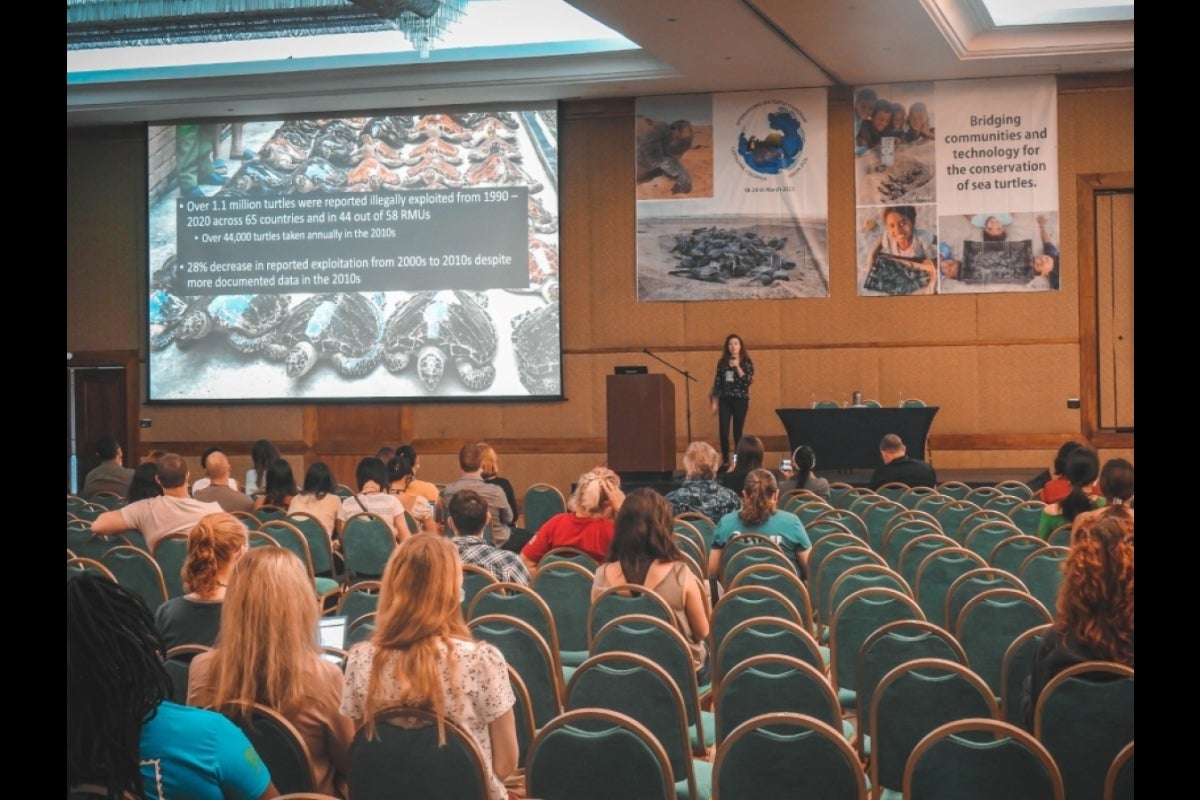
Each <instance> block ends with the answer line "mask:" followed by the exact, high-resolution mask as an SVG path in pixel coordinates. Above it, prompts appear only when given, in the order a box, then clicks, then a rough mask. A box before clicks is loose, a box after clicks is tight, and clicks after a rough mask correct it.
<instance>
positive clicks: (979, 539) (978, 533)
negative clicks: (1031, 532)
mask: <svg viewBox="0 0 1200 800" xmlns="http://www.w3.org/2000/svg"><path fill="white" fill-rule="evenodd" d="M1023 535H1024V534H1022V533H1021V529H1020V528H1018V527H1017V526H1016V525H1013V524H1012V523H1011V522H1010V521H1008V520H1007V519H1005V520H986V521H984V522H980V523H979V524H978V525H975V526H974V527H973V528H971V529H970V531H969V532H968V533H967V536H966V538H965V539H963V547H965V548H967V549H968V550H970V551H972V552H975V553H979V555H981V556H983V557H984V558H987V557H988V556H990V555H991V554H992V551H993V550H995V549H996V545H998V544H1000V543H1001V542H1003V541H1004V540H1005V539H1008V538H1010V537H1013V536H1023Z"/></svg>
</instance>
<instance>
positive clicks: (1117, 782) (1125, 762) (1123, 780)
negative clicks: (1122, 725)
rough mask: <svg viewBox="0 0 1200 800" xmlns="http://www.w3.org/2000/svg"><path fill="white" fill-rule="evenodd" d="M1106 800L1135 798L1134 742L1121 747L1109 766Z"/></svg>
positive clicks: (1105, 789) (1105, 787)
mask: <svg viewBox="0 0 1200 800" xmlns="http://www.w3.org/2000/svg"><path fill="white" fill-rule="evenodd" d="M1104 800H1133V742H1130V743H1129V744H1127V745H1125V746H1124V747H1123V748H1121V752H1119V753H1117V757H1116V758H1114V759H1113V763H1112V765H1111V766H1110V767H1109V768H1108V775H1107V776H1105V778H1104Z"/></svg>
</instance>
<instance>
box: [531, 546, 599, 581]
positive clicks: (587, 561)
mask: <svg viewBox="0 0 1200 800" xmlns="http://www.w3.org/2000/svg"><path fill="white" fill-rule="evenodd" d="M555 561H570V562H571V563H572V564H578V565H579V566H581V567H583V568H584V569H586V570H588V571H589V572H591V573H592V574H595V572H596V568H597V567H599V566H600V564H599V563H598V562H597V561H596V559H594V558H592V556H591V555H589V554H587V553H585V552H583V551H582V550H580V549H579V548H578V547H552V548H550V550H548V551H546V555H544V556H542V557H541V559H540V560H539V561H538V566H539V567H541V566H545V565H546V564H552V563H554V562H555Z"/></svg>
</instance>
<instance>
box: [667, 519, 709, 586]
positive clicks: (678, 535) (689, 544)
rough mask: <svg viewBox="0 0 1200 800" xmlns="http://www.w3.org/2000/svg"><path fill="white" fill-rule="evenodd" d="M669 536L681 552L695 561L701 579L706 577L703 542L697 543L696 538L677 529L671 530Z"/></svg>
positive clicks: (706, 566)
mask: <svg viewBox="0 0 1200 800" xmlns="http://www.w3.org/2000/svg"><path fill="white" fill-rule="evenodd" d="M689 527H690V526H689ZM671 538H672V539H673V540H674V541H675V544H676V546H677V547H678V548H679V549H680V550H681V551H682V552H683V554H684V555H685V556H687V557H688V558H690V559H691V560H692V561H694V562H695V563H696V568H697V569H698V570H699V571H700V577H701V578H702V579H705V578H707V577H708V575H707V574H706V573H707V571H708V555H707V554H706V553H705V551H704V547H703V543H700V544H697V543H696V539H694V538H693V537H692V536H690V535H689V534H687V533H682V532H680V530H679V529H676V530H674V531H672V532H671Z"/></svg>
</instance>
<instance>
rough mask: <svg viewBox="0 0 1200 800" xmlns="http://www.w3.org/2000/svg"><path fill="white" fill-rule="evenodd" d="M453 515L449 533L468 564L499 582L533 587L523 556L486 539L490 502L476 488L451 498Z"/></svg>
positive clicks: (450, 510)
mask: <svg viewBox="0 0 1200 800" xmlns="http://www.w3.org/2000/svg"><path fill="white" fill-rule="evenodd" d="M449 512H450V526H451V527H452V528H453V530H452V531H447V533H449V534H450V535H451V537H452V538H451V539H450V541H452V542H454V546H455V547H457V548H458V555H459V557H460V558H461V559H462V562H463V563H464V564H474V565H475V566H477V567H483V568H484V569H486V570H487V571H488V572H490V573H492V575H494V576H495V578H496V580H498V581H503V582H506V583H519V584H521V585H523V586H528V585H529V570H528V569H526V568H525V562H523V561H522V560H521V557H520V556H519V555H517V554H516V553H514V552H512V551H511V550H501V549H500V548H499V547H496V546H494V545H490V544H488V543H487V542H485V541H484V540H483V528H484V526H485V525H487V524H488V521H489V517H490V516H491V512H490V511H488V506H487V501H486V500H484V499H483V498H482V497H480V496H479V494H478V493H477V492H475V491H474V490H472V489H463V490H461V491H458V492H455V493H454V497H451V498H450V508H449Z"/></svg>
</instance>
